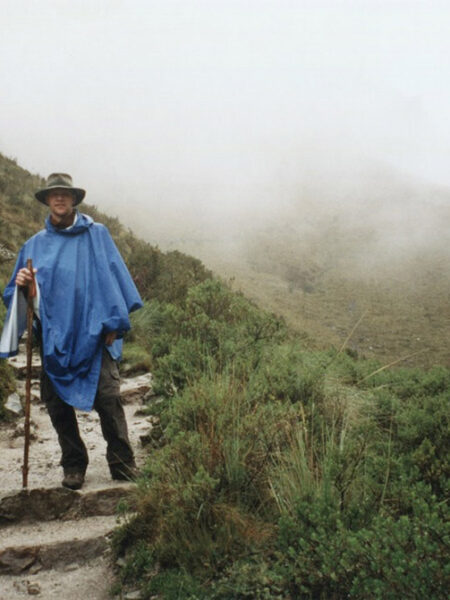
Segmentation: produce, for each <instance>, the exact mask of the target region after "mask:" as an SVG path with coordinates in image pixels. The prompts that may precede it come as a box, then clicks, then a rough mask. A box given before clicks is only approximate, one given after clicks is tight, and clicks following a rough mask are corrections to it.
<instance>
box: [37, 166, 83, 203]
mask: <svg viewBox="0 0 450 600" xmlns="http://www.w3.org/2000/svg"><path fill="white" fill-rule="evenodd" d="M56 189H63V190H71V191H72V192H73V193H74V194H75V202H74V203H73V204H74V206H76V205H77V204H80V202H81V201H82V200H83V198H84V197H85V195H86V191H85V190H83V189H81V188H76V187H74V186H73V184H72V177H71V176H70V175H68V174H67V173H52V174H51V175H49V176H48V178H47V184H46V187H45V188H44V189H43V190H39V191H37V192H36V193H35V194H34V196H35V198H36V199H37V200H39V202H42V203H43V204H46V202H45V199H46V197H47V194H48V192H50V191H51V190H56Z"/></svg>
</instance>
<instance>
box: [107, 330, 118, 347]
mask: <svg viewBox="0 0 450 600" xmlns="http://www.w3.org/2000/svg"><path fill="white" fill-rule="evenodd" d="M116 337H117V331H109V332H108V333H107V334H106V336H105V344H106V345H107V346H111V344H112V343H113V342H114V340H115V339H116Z"/></svg>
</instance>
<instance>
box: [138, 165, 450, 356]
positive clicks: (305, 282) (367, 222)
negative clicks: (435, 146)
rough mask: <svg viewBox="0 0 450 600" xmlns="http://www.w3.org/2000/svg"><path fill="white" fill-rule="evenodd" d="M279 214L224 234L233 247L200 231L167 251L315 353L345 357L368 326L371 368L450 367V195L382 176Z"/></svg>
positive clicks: (295, 203) (319, 189) (309, 198)
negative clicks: (191, 261) (187, 256)
mask: <svg viewBox="0 0 450 600" xmlns="http://www.w3.org/2000/svg"><path fill="white" fill-rule="evenodd" d="M355 177H356V175H355ZM281 192H282V190H281ZM281 192H280V193H281ZM273 203H274V204H275V203H277V204H276V206H273V207H272V209H271V210H269V211H266V212H265V210H264V208H261V210H259V207H258V206H256V207H254V208H253V209H252V210H250V209H247V211H246V212H245V213H244V212H243V213H242V215H240V213H239V214H238V215H237V216H236V215H235V217H234V219H233V220H231V221H230V223H229V224H226V223H225V224H221V227H222V229H225V232H226V235H223V234H222V235H220V234H218V235H216V236H215V235H213V234H212V233H211V231H213V229H210V230H209V231H208V230H205V229H203V230H202V229H200V228H199V229H196V228H195V227H193V228H192V229H190V230H189V233H186V235H179V236H174V235H172V238H170V236H169V235H168V234H167V233H166V235H165V236H164V238H163V239H164V241H165V244H166V247H171V245H172V246H174V247H177V248H179V249H182V250H184V251H186V252H190V253H192V254H194V255H195V256H199V257H200V258H201V259H202V260H204V261H205V264H206V265H207V266H208V267H210V268H212V269H213V270H214V271H215V272H217V273H220V274H221V276H223V277H228V278H230V280H232V284H233V287H234V289H240V290H242V291H243V292H244V293H245V294H246V295H247V296H249V297H251V298H252V299H254V300H255V301H256V302H258V304H259V305H260V306H262V307H264V308H266V309H269V310H273V311H275V312H277V314H280V315H282V316H283V317H284V318H285V319H286V320H287V322H288V323H289V324H290V326H292V327H294V328H295V329H296V330H297V331H299V332H303V333H305V334H307V335H308V337H309V338H310V340H311V343H312V345H313V346H316V347H322V348H326V347H329V346H330V345H334V346H335V347H337V348H339V347H340V346H341V345H342V343H343V342H344V341H345V340H346V338H347V336H348V335H349V334H350V333H351V331H352V330H353V328H354V326H355V324H357V323H359V324H358V327H357V329H356V330H355V332H354V334H353V335H352V337H351V340H350V341H349V343H348V346H349V348H351V349H353V350H354V351H356V352H358V353H359V354H360V355H362V356H366V357H376V358H378V359H379V360H382V361H383V362H385V363H390V362H393V361H396V360H399V359H404V358H406V360H405V362H404V363H403V364H406V365H420V366H425V367H429V366H432V365H433V364H444V365H448V364H450V346H449V344H448V339H449V336H450V304H449V302H448V290H449V289H450V270H449V269H448V264H449V261H450V234H449V232H450V192H449V191H448V190H445V189H439V188H434V187H433V186H431V185H430V186H427V185H425V184H418V183H411V182H410V181H407V180H406V179H404V178H402V177H400V176H398V175H396V174H393V173H391V172H389V171H388V170H382V171H381V172H378V171H376V172H374V173H372V172H370V171H369V173H367V174H365V175H364V176H361V181H359V183H358V182H356V183H354V182H344V183H341V184H340V187H339V186H338V185H334V184H333V182H324V183H322V182H321V183H320V184H316V185H315V186H310V187H304V188H303V189H301V190H300V191H299V192H297V193H294V192H292V193H291V194H290V198H289V200H285V199H284V200H283V199H280V200H278V199H277V198H276V197H275V196H274V198H273ZM244 204H245V202H244ZM219 225H220V224H218V225H217V227H219ZM212 227H214V225H213V224H212ZM140 231H141V234H142V235H145V223H141V225H140ZM360 319H361V320H360Z"/></svg>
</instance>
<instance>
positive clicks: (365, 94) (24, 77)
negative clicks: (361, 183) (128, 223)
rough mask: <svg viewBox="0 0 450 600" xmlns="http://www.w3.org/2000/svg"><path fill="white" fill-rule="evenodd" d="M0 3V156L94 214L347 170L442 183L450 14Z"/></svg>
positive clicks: (449, 156) (428, 8)
mask: <svg viewBox="0 0 450 600" xmlns="http://www.w3.org/2000/svg"><path fill="white" fill-rule="evenodd" d="M0 7H1V14H2V17H1V35H0V152H2V153H3V154H6V155H7V156H10V157H15V158H17V160H18V162H19V164H20V165H22V166H23V167H25V168H27V169H29V170H31V171H32V172H37V173H39V174H41V175H43V176H47V175H48V174H49V173H50V172H52V171H58V170H63V171H67V172H69V173H71V174H72V175H73V177H74V182H75V183H76V184H78V185H80V186H82V187H85V188H86V189H87V190H88V199H89V201H90V202H92V203H94V204H98V205H99V206H100V207H105V206H106V205H107V202H111V203H112V204H113V205H117V204H118V203H119V204H121V205H122V210H132V207H133V206H142V205H147V206H148V207H149V209H151V208H152V207H153V208H154V207H155V206H156V205H157V204H158V203H161V202H162V201H164V202H168V203H172V204H173V205H174V206H180V207H183V206H191V207H196V206H200V207H201V206H203V205H204V204H205V203H208V204H210V203H212V204H214V202H216V203H218V204H224V203H229V204H232V203H233V202H237V203H241V202H243V201H244V199H245V198H247V197H248V198H249V199H251V197H252V195H253V196H254V197H258V195H259V194H260V190H261V189H265V190H266V191H268V195H269V196H271V197H272V198H274V199H275V201H276V196H277V194H278V193H279V192H280V190H282V189H283V188H284V187H285V186H290V185H291V184H292V185H293V184H296V183H299V184H301V180H302V177H303V176H306V174H307V172H308V171H310V170H318V171H319V172H320V171H321V169H324V172H325V173H327V172H328V173H329V172H330V170H331V171H332V170H333V168H334V169H335V171H336V172H339V171H340V168H341V164H342V163H343V162H344V163H346V164H347V168H350V173H351V169H352V168H353V166H354V168H355V169H357V168H358V161H359V160H361V159H362V160H364V161H365V160H368V161H370V160H372V159H373V160H377V161H381V162H383V163H385V164H387V165H391V166H392V167H394V168H398V169H401V170H402V171H403V172H404V173H406V174H407V176H409V175H410V176H411V177H413V178H415V177H418V178H422V179H425V180H428V181H430V182H433V183H437V184H443V185H445V186H450V168H449V165H450V77H449V66H448V65H449V57H450V3H449V2H440V1H438V0H424V1H412V0H403V1H402V0H398V1H395V0H375V1H372V0H355V1H349V0H348V1H345V0H342V1H340V0H334V1H331V0H330V1H328V2H325V1H320V0H313V1H307V0H297V1H294V0H293V1H288V0H266V1H264V0H240V1H237V0H236V1H234V0H209V1H206V0H204V1H201V0H198V1H194V0H184V1H173V0H160V1H156V0H127V1H125V0H86V1H85V0H70V1H66V0H39V1H32V0H28V1H26V0H0ZM333 165H334V167H333ZM349 165H350V167H349ZM280 193H281V192H280ZM249 201H251V200H249ZM123 207H125V209H123Z"/></svg>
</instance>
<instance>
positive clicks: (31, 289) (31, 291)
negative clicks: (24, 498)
mask: <svg viewBox="0 0 450 600" xmlns="http://www.w3.org/2000/svg"><path fill="white" fill-rule="evenodd" d="M27 269H28V270H29V271H30V273H31V275H32V279H31V281H30V282H29V284H28V294H27V379H26V386H25V428H24V429H25V445H24V449H23V466H22V487H23V488H26V487H27V486H28V450H29V447H30V405H31V361H32V336H33V315H34V307H33V298H34V297H35V296H36V282H35V280H34V272H33V263H32V260H31V258H29V259H28V260H27Z"/></svg>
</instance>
